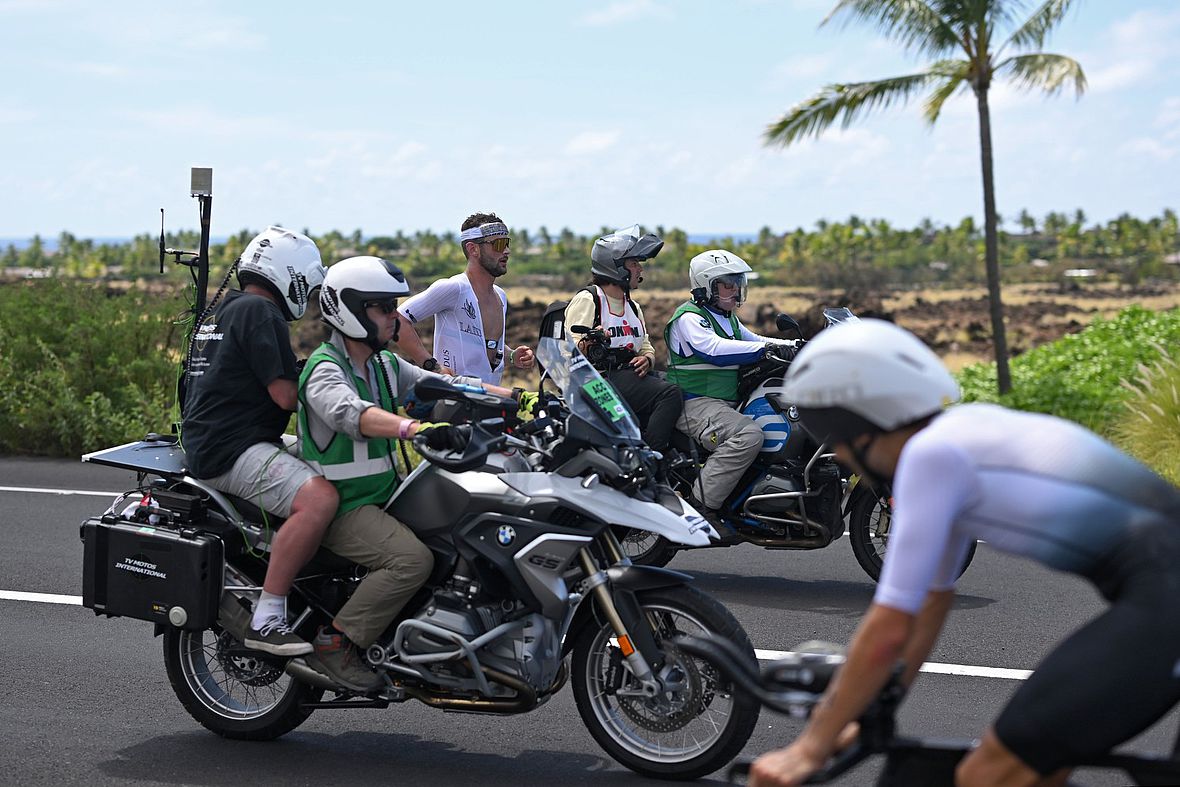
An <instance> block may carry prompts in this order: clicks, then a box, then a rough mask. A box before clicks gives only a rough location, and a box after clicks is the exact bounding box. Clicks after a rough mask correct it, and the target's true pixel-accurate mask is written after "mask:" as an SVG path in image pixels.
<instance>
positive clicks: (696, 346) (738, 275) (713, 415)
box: [664, 249, 793, 522]
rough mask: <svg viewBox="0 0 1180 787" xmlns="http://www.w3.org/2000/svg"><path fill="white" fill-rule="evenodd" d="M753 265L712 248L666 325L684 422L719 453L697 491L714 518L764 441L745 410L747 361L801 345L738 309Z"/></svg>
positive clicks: (699, 259)
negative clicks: (764, 331)
mask: <svg viewBox="0 0 1180 787" xmlns="http://www.w3.org/2000/svg"><path fill="white" fill-rule="evenodd" d="M748 273H750V266H749V265H747V264H746V261H745V260H743V259H742V258H741V257H739V256H737V255H736V254H734V253H733V252H730V251H725V250H724V249H713V250H710V251H705V252H702V253H700V254H698V255H697V256H695V257H693V258H692V260H690V261H689V265H688V280H689V285H690V286H691V288H692V290H691V295H692V299H691V300H689V301H686V302H685V303H683V304H681V305H680V306H679V307H678V308H677V309H676V311H675V313H673V315H672V319H671V320H670V321H669V322H668V325H667V327H666V328H665V329H664V341H665V342H666V343H667V345H668V381H669V382H671V383H674V384H676V385H678V386H680V388H681V390H682V391H683V396H684V418H682V419H681V420H680V422H679V424H678V426H679V427H680V429H681V431H684V432H685V433H686V434H687V435H688V436H689V437H690V438H691V439H693V440H696V442H697V443H698V444H699V445H701V446H702V447H704V448H705V449H706V450H708V451H711V452H712V453H711V454H710V456H709V458H708V460H707V461H706V462H705V465H704V467H703V468H701V472H700V474H699V476H698V478H697V481H696V482H695V483H694V484H693V492H694V494H695V496H696V498H697V502H698V503H699V504H700V506H701V507H702V509H703V510H702V513H703V514H704V515H705V516H706V517H707V518H709V519H710V520H712V521H714V522H717V521H719V519H720V515H719V509H720V508H721V506H722V505H723V504H724V503H725V499H726V498H727V497H728V496H729V494H730V492H731V491H733V488H734V486H735V485H736V484H737V482H738V480H739V479H740V478H741V477H742V474H743V473H745V472H746V470H747V469H749V467H750V465H751V464H753V462H754V459H755V458H756V457H757V456H758V452H759V450H761V446H762V429H761V428H759V426H758V425H757V424H755V423H754V421H753V420H751V419H750V418H747V417H746V416H744V415H742V414H741V413H740V412H738V411H737V409H736V406H737V404H738V401H737V400H738V372H739V367H741V366H744V365H746V364H751V363H754V362H756V361H758V360H761V359H762V357H763V356H764V355H766V354H767V353H768V352H769V353H771V354H775V355H779V356H781V357H783V358H784V359H787V360H789V358H790V356H791V354H793V350H791V349H790V348H789V347H787V346H786V345H781V344H777V343H775V342H774V341H773V340H772V339H769V338H767V337H765V336H759V335H758V334H755V333H753V332H751V331H750V330H749V329H748V328H746V326H744V325H742V323H741V320H739V319H738V317H737V314H736V313H735V312H736V310H737V308H738V307H739V306H741V304H742V303H743V302H744V301H745V299H746V274H748Z"/></svg>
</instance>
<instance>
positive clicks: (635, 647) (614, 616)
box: [578, 529, 663, 697]
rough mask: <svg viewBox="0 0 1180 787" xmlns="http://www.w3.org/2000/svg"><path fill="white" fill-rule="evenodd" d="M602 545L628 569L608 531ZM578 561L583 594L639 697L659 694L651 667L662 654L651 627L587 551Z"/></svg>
mask: <svg viewBox="0 0 1180 787" xmlns="http://www.w3.org/2000/svg"><path fill="white" fill-rule="evenodd" d="M604 541H605V545H606V549H607V551H608V553H610V558H611V560H612V562H614V563H616V564H619V563H622V564H624V565H630V562H631V561H630V560H628V559H627V558H626V557H625V556H624V554H623V550H622V547H621V546H620V544H619V540H618V539H617V538H616V537H615V535H614V533H612V532H611V531H610V530H609V529H608V530H607V531H606V532H605V533H604ZM578 558H579V560H580V561H581V563H582V570H583V571H585V572H586V584H587V592H592V593H594V599H595V601H597V602H598V608H599V609H600V610H601V611H602V614H603V615H605V616H606V619H607V622H608V623H610V627H611V629H612V630H613V631H614V632H615V641H616V642H617V643H618V646H619V650H620V651H621V652H622V654H623V658H624V659H626V661H627V666H629V667H630V668H631V673H632V674H633V675H634V676H635V679H636V681H638V682H639V686H640V689H641V691H642V693H643V695H644V696H647V697H654V696H655V695H657V694H659V693H660V691H661V688H662V685H661V681H660V680H659V679H658V678H657V677H656V675H655V672H654V670H653V667H652V665H653V664H658V663H659V662H660V661H662V660H663V658H662V657H663V654H662V653H661V652H660V649H659V646H658V645H657V644H656V640H655V637H654V636H653V635H652V632H653V630H654V629H655V623H654V622H653V621H651V620H650V619H648V618H647V617H645V616H644V614H643V609H642V608H641V607H640V606H639V599H637V598H636V597H635V593H633V592H632V591H630V590H626V589H623V588H612V587H611V584H610V578H609V577H608V575H607V573H606V572H605V571H603V570H601V569H599V568H598V566H597V565H596V564H595V562H594V556H593V555H592V554H591V553H590V550H589V549H588V548H587V547H583V548H582V549H581V550H580V551H579V552H578Z"/></svg>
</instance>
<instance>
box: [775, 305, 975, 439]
mask: <svg viewBox="0 0 1180 787" xmlns="http://www.w3.org/2000/svg"><path fill="white" fill-rule="evenodd" d="M783 397H784V398H785V399H786V400H787V401H790V402H793V403H794V404H795V406H796V407H798V408H799V416H800V420H801V421H802V422H803V425H804V426H805V427H806V428H807V431H808V432H810V433H811V434H812V435H813V436H814V437H815V438H816V439H817V440H822V441H824V442H826V443H828V444H829V445H831V444H834V443H840V442H845V443H846V442H849V441H851V440H852V438H854V437H856V436H858V435H861V434H877V433H880V432H889V431H892V430H894V429H898V428H901V427H904V426H908V425H910V424H912V423H914V422H916V421H920V420H922V419H923V418H927V417H929V416H931V415H934V414H935V413H938V412H939V411H941V410H942V409H943V408H944V407H946V406H947V405H948V404H950V403H952V402H956V401H958V400H959V386H958V385H957V384H956V383H955V380H954V378H953V377H951V374H950V372H948V371H947V369H946V366H944V365H943V363H942V361H941V360H939V358H938V356H937V355H935V354H934V352H933V351H931V349H930V348H929V347H927V346H926V345H925V344H923V343H922V342H921V340H919V339H918V338H917V337H916V336H914V335H913V334H912V333H910V332H909V331H907V330H905V329H903V328H899V327H897V326H896V325H894V324H893V323H891V322H886V321H884V320H873V319H864V320H857V321H854V322H842V323H839V324H837V325H833V326H831V327H829V328H825V329H824V330H822V331H820V333H819V334H818V335H817V336H816V337H815V338H814V339H812V340H811V341H810V342H809V343H808V344H807V345H806V346H805V347H804V348H803V349H802V350H800V351H799V354H798V355H797V356H795V360H794V362H793V363H792V364H791V368H790V371H788V372H787V379H786V387H785V389H784V391H783Z"/></svg>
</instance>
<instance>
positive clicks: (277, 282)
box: [238, 227, 324, 322]
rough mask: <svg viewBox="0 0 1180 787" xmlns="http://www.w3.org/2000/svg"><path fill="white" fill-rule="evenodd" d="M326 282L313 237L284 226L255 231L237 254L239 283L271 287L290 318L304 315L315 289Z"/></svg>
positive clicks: (290, 319)
mask: <svg viewBox="0 0 1180 787" xmlns="http://www.w3.org/2000/svg"><path fill="white" fill-rule="evenodd" d="M323 282H324V265H323V263H322V262H320V252H319V249H317V248H316V245H315V244H314V243H312V241H311V238H309V237H307V236H306V235H302V234H300V233H298V232H292V231H291V230H286V229H283V228H282V227H267V228H266V229H265V230H263V231H262V232H260V233H258V234H257V235H255V236H254V239H253V240H251V241H250V243H248V244H247V245H246V248H245V250H244V251H243V252H242V256H241V257H239V258H238V285H239V286H241V287H245V286H246V285H247V284H258V285H261V286H263V287H265V288H267V289H269V290H270V291H271V292H272V293H274V294H275V295H276V296H277V297H278V299H279V306H280V308H282V310H283V316H284V317H286V318H287V321H288V322H290V321H292V320H298V319H299V318H300V317H302V316H303V313H304V312H306V311H307V303H308V301H309V300H310V299H311V293H312V291H313V290H315V288H316V287H319V286H320V285H321V284H323Z"/></svg>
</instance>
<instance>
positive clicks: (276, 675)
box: [164, 627, 323, 741]
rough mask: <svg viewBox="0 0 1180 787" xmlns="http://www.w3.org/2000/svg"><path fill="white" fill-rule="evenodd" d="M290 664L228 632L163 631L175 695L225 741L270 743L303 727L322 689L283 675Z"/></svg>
mask: <svg viewBox="0 0 1180 787" xmlns="http://www.w3.org/2000/svg"><path fill="white" fill-rule="evenodd" d="M284 661H285V660H284V659H281V658H276V657H273V656H269V655H267V654H265V653H259V652H257V651H252V650H248V649H246V648H245V647H244V646H243V645H242V643H240V642H238V641H237V640H236V639H234V638H233V636H232V635H230V634H229V633H228V632H226V631H222V630H221V629H220V628H217V629H206V630H204V631H186V630H184V629H178V628H171V627H169V628H168V630H167V631H165V632H164V665H165V666H166V667H167V670H168V681H169V683H171V684H172V691H173V692H175V693H176V697H177V699H179V700H180V704H181V705H183V706H184V709H185V710H186V711H188V713H189V715H190V716H192V717H193V718H194V719H196V720H197V721H198V722H199V723H200V724H201V726H203V727H205V728H206V729H208V730H211V731H212V732H215V733H217V734H218V735H221V736H222V737H225V738H234V739H237V740H251V741H269V740H274V739H275V738H278V737H279V736H281V735H285V734H286V733H288V732H290V731H291V730H293V729H295V728H296V727H298V726H299V725H300V724H302V723H303V722H304V721H306V720H307V717H308V716H310V715H311V713H312V712H311V710H310V709H308V708H306V707H304V706H305V704H306V703H309V702H316V701H318V700H319V698H320V697H321V696H322V695H323V690H321V689H317V688H314V687H312V686H309V685H307V684H306V683H301V682H300V681H297V680H295V679H294V678H292V677H291V676H290V675H287V674H286V673H285V672H283V667H282V665H283V662H284Z"/></svg>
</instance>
